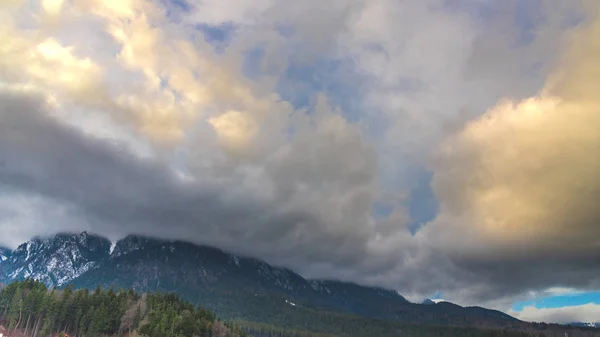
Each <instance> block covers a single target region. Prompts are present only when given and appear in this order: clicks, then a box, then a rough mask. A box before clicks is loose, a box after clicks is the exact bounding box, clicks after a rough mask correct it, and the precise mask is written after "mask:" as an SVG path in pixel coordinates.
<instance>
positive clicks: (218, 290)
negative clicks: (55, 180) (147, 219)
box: [0, 233, 518, 326]
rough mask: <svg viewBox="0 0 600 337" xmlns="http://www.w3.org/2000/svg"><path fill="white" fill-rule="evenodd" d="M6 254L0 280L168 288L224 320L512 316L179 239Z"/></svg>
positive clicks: (55, 240) (69, 241) (80, 239)
mask: <svg viewBox="0 0 600 337" xmlns="http://www.w3.org/2000/svg"><path fill="white" fill-rule="evenodd" d="M8 255H9V256H10V257H8V258H7V259H6V261H4V262H3V267H2V268H3V270H2V275H0V277H1V278H2V279H1V281H3V282H10V281H12V280H19V279H24V278H34V279H38V280H41V281H42V282H44V283H46V284H47V285H49V286H55V287H61V286H64V285H66V284H67V283H73V284H74V285H75V286H76V287H77V288H84V287H87V288H94V287H96V286H97V285H101V286H104V287H115V288H134V289H136V290H138V291H142V292H146V291H157V290H160V291H170V292H176V293H178V294H179V295H181V296H182V297H184V298H186V299H188V300H190V301H192V302H195V303H199V302H200V303H203V304H204V305H206V306H207V307H208V308H210V309H212V310H215V311H216V312H217V313H218V314H219V315H220V316H222V317H224V318H226V319H232V318H235V319H246V320H250V321H257V322H266V323H274V322H273V320H276V319H278V317H286V315H294V314H296V313H297V312H298V310H327V311H331V312H339V313H348V314H356V315H360V316H364V317H371V318H378V319H394V320H399V321H403V322H413V323H432V324H446V325H471V326H472V325H478V326H507V325H511V324H513V323H516V322H518V321H517V320H516V319H514V318H513V317H511V316H508V315H506V314H504V313H501V312H498V311H494V310H488V309H484V308H476V307H472V308H463V307H460V306H457V305H453V304H449V303H439V304H433V305H431V304H429V305H422V304H413V303H410V302H408V301H407V300H406V299H405V298H404V297H402V296H401V295H399V294H398V293H397V292H395V291H390V290H385V289H380V288H371V287H364V286H359V285H356V284H351V283H344V282H338V281H326V280H306V279H304V278H303V277H301V276H300V275H298V274H296V273H294V272H293V271H291V270H289V269H285V268H276V267H273V266H271V265H269V264H267V263H266V262H264V261H260V260H256V259H251V258H245V257H240V256H236V255H233V254H229V253H226V252H224V251H222V250H219V249H216V248H212V247H206V246H198V245H194V244H191V243H187V242H181V241H173V242H169V241H163V240H157V239H151V238H146V237H141V236H128V237H126V238H124V239H122V240H120V241H118V242H117V243H116V245H115V246H114V249H113V250H112V252H111V245H110V242H109V241H108V240H106V239H104V238H101V237H97V236H93V235H89V234H87V233H81V234H78V235H68V234H59V235H55V236H54V237H52V238H47V239H40V238H35V239H33V240H31V241H29V242H28V243H25V244H23V245H21V246H19V248H17V249H16V250H15V251H14V252H12V253H10V254H8ZM282 315H283V316H282ZM287 317H289V316H287Z"/></svg>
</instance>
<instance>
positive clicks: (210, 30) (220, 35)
mask: <svg viewBox="0 0 600 337" xmlns="http://www.w3.org/2000/svg"><path fill="white" fill-rule="evenodd" d="M196 29H198V30H199V31H200V32H202V34H203V35H204V40H206V42H208V43H210V44H211V45H212V46H213V47H214V48H215V51H216V52H217V53H222V52H224V51H225V48H227V46H228V45H229V43H230V42H231V40H232V39H233V37H234V35H235V30H236V26H235V25H234V24H233V23H231V22H225V23H222V24H219V25H208V24H197V25H196Z"/></svg>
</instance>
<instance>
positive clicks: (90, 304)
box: [0, 279, 570, 337]
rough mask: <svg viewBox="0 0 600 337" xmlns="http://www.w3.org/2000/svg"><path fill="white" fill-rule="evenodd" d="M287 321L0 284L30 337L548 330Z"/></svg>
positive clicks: (307, 315)
mask: <svg viewBox="0 0 600 337" xmlns="http://www.w3.org/2000/svg"><path fill="white" fill-rule="evenodd" d="M240 305H243V303H240ZM254 310H257V311H260V310H261V308H260V307H255V308H254ZM280 319H283V318H280ZM281 323H282V324H278V325H273V324H263V323H257V322H250V321H246V320H235V321H231V322H226V321H221V320H220V319H219V318H218V317H217V316H216V315H215V313H214V312H213V311H211V310H208V309H206V308H204V307H202V306H200V305H194V304H192V303H190V302H187V301H184V300H182V299H181V298H180V297H178V296H177V295H175V294H172V293H160V292H158V293H146V294H139V293H136V292H135V291H133V290H132V289H129V290H119V291H114V290H113V289H111V288H109V289H103V288H101V287H97V288H96V289H94V290H93V291H90V290H89V289H79V290H74V289H73V287H72V286H67V287H66V288H64V289H62V290H57V289H48V288H47V287H46V286H45V285H44V284H43V283H42V282H39V281H35V280H30V279H29V280H25V281H17V282H13V283H11V284H9V285H7V286H6V287H3V288H2V289H1V290H0V325H2V326H4V327H5V328H6V329H7V331H8V333H7V335H8V336H13V335H15V332H18V335H25V336H29V337H48V336H61V335H64V334H68V335H70V336H72V337H100V336H103V337H107V336H116V337H120V336H123V337H125V336H127V337H136V336H148V337H166V336H168V337H377V336H386V337H394V336H398V337H400V336H402V337H412V336H415V337H437V336H446V337H488V336H492V337H531V336H544V334H543V333H541V332H523V331H510V330H491V329H483V328H477V327H448V326H432V325H416V324H405V323H400V322H393V321H384V320H376V319H369V318H364V317H358V316H352V315H344V314H336V313H324V312H320V311H314V312H313V311H312V310H299V311H298V312H297V313H296V315H287V317H285V322H283V321H282V322H281ZM550 335H552V334H550ZM569 335H570V334H569Z"/></svg>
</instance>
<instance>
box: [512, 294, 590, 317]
mask: <svg viewBox="0 0 600 337" xmlns="http://www.w3.org/2000/svg"><path fill="white" fill-rule="evenodd" d="M589 303H594V304H600V291H595V292H582V293H575V294H566V295H560V296H550V297H544V298H539V299H535V300H530V301H521V302H516V303H514V304H513V310H514V311H517V312H519V311H521V310H523V309H524V308H525V307H528V306H534V307H536V308H538V309H543V308H548V309H550V308H562V307H569V306H578V305H584V304H589Z"/></svg>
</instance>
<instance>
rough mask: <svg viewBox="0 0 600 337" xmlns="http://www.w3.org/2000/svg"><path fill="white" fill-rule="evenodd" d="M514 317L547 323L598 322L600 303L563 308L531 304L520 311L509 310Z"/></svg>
mask: <svg viewBox="0 0 600 337" xmlns="http://www.w3.org/2000/svg"><path fill="white" fill-rule="evenodd" d="M509 314H511V315H513V316H514V317H516V318H518V319H520V320H523V321H529V322H547V323H576V322H582V323H596V322H597V321H598V317H600V305H598V304H594V303H588V304H583V305H576V306H567V307H562V308H536V307H534V306H529V307H525V308H523V310H522V311H519V312H509Z"/></svg>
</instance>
